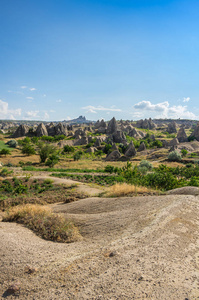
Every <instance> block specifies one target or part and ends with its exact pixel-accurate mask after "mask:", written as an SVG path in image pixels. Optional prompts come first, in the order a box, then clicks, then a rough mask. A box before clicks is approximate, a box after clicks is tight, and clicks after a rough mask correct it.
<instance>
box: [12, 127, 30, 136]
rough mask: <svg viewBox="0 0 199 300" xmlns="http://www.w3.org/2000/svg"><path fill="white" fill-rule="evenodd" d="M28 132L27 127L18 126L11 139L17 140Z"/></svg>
mask: <svg viewBox="0 0 199 300" xmlns="http://www.w3.org/2000/svg"><path fill="white" fill-rule="evenodd" d="M28 132H29V126H27V125H20V126H19V127H18V128H17V130H16V131H15V133H14V134H13V137H14V138H18V137H22V136H26V135H27V134H28Z"/></svg>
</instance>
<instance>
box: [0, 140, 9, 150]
mask: <svg viewBox="0 0 199 300" xmlns="http://www.w3.org/2000/svg"><path fill="white" fill-rule="evenodd" d="M2 149H9V150H12V148H10V147H9V146H7V145H6V144H5V142H4V141H0V151H1V150H2Z"/></svg>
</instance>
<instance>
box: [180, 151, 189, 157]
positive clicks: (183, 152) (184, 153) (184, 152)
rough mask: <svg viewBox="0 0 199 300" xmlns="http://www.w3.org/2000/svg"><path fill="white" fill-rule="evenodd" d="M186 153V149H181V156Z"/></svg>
mask: <svg viewBox="0 0 199 300" xmlns="http://www.w3.org/2000/svg"><path fill="white" fill-rule="evenodd" d="M187 153H188V151H187V150H186V149H182V150H181V154H182V157H185V156H186V155H187Z"/></svg>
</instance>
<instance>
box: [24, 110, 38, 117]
mask: <svg viewBox="0 0 199 300" xmlns="http://www.w3.org/2000/svg"><path fill="white" fill-rule="evenodd" d="M38 113H39V110H30V111H27V112H26V114H25V117H28V118H36V117H38Z"/></svg>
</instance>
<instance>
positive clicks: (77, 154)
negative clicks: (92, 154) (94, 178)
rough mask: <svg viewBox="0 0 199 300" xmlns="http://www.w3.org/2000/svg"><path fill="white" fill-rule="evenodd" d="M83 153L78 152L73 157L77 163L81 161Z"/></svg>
mask: <svg viewBox="0 0 199 300" xmlns="http://www.w3.org/2000/svg"><path fill="white" fill-rule="evenodd" d="M82 154H83V153H82V151H81V150H80V151H78V152H76V153H75V154H74V155H73V159H74V160H75V161H76V160H80V158H81V157H82Z"/></svg>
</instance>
